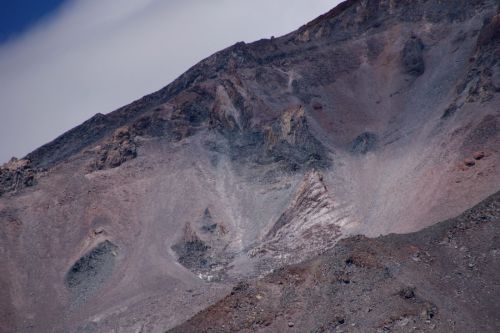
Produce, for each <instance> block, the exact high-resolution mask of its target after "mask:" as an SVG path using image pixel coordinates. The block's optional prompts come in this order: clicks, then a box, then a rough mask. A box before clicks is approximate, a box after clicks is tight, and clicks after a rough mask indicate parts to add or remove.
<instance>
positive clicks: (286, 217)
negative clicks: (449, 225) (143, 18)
mask: <svg viewBox="0 0 500 333" xmlns="http://www.w3.org/2000/svg"><path fill="white" fill-rule="evenodd" d="M499 22H500V20H499V3H498V1H496V0H472V1H465V0H450V1H432V0H417V1H409V0H394V1H385V0H366V1H362V0H349V1H345V2H344V3H342V4H341V5H339V6H338V7H336V8H335V9H333V10H332V11H330V12H329V13H327V14H325V15H323V16H321V17H319V18H318V19H316V20H314V21H312V22H310V23H308V24H306V25H304V26H303V27H301V28H300V29H298V30H297V31H295V32H292V33H290V34H288V35H285V36H283V37H279V38H271V39H266V40H260V41H257V42H255V43H252V44H245V43H238V44H236V45H234V46H231V47H229V48H227V49H225V50H223V51H221V52H219V53H217V54H215V55H213V56H211V57H209V58H207V59H205V60H203V61H202V62H200V63H199V64H197V65H195V66H194V67H193V68H191V69H190V70H188V71H187V72H186V73H185V74H183V75H182V76H181V77H179V78H178V79H177V80H176V81H174V82H173V83H171V84H170V85H168V86H166V87H165V88H163V89H161V90H159V91H158V92H156V93H153V94H151V95H149V96H145V97H143V98H141V99H140V100H138V101H136V102H134V103H132V104H130V105H128V106H125V107H123V108H121V109H119V110H117V111H114V112H112V113H110V114H108V115H101V114H98V115H96V116H94V117H93V118H91V119H89V120H88V121H87V122H85V123H83V124H82V125H81V126H79V127H76V128H74V129H72V130H71V131H69V132H67V133H65V134H63V135H62V136H60V137H58V138H57V139H55V140H54V141H53V142H50V143H48V144H46V145H45V146H42V147H41V148H39V149H37V150H36V151H34V152H32V153H31V154H29V155H28V156H26V157H25V158H24V159H20V160H15V159H14V160H12V161H11V162H9V163H8V164H6V165H4V166H3V167H2V168H1V169H0V222H1V224H0V254H1V256H0V267H1V268H2V271H3V272H4V274H2V275H1V276H0V290H2V297H1V299H0V318H2V320H1V321H0V330H1V331H6V332H11V331H21V332H67V331H71V332H109V331H112V330H115V331H116V332H140V331H141V330H142V332H162V331H163V330H165V329H169V328H171V327H174V326H176V325H178V324H180V323H182V322H184V321H185V320H187V319H189V318H190V317H192V316H193V315H195V314H196V313H197V312H198V311H201V310H203V309H205V308H206V307H207V306H209V305H210V304H212V303H214V302H215V301H217V300H219V299H220V298H221V297H223V296H224V295H225V294H226V293H229V292H230V291H231V290H232V288H233V286H234V284H236V283H238V282H239V281H244V280H246V279H252V278H257V277H259V276H264V275H266V274H267V273H270V272H273V271H275V270H276V269H278V268H280V267H283V266H284V265H290V264H296V263H298V262H302V261H304V260H309V259H311V258H313V257H315V256H317V255H320V254H321V253H324V252H325V251H330V250H331V249H332V248H333V247H334V246H335V244H336V243H337V242H338V241H339V240H341V239H342V238H346V237H349V236H352V235H357V234H362V235H365V236H369V237H373V236H379V235H381V234H382V235H385V234H389V233H408V232H415V231H418V230H421V229H423V228H425V227H428V226H431V225H433V224H435V223H437V222H439V221H442V220H445V219H448V218H452V217H454V216H457V215H459V214H460V213H462V212H463V211H464V210H466V209H467V208H469V207H472V206H474V205H475V204H477V203H478V202H480V201H481V200H483V199H485V198H486V197H488V196H490V195H491V194H493V193H496V192H497V191H498V190H499V189H500V174H499V172H498V165H499V162H500V154H499V150H500V147H499V144H498V143H499V142H500V134H499V131H498V126H499V125H498V122H499V116H500V109H499V107H498V106H499V105H500V103H499V102H500V101H499V99H500V97H499V94H498V92H499V91H500V63H499V59H500V24H499ZM429 230H432V229H429ZM478 237H479V236H478ZM391 239H392V238H390V240H391ZM401 239H404V238H401ZM487 240H488V238H485V242H487ZM352 242H353V244H356V242H358V243H359V241H352ZM370 242H371V241H370ZM373 242H374V244H379V242H382V243H380V244H385V243H384V242H385V238H382V239H380V240H374V241H373ZM391 242H392V241H389V242H388V243H387V245H380V246H381V247H383V246H387V247H390V246H391V244H392V243H391ZM344 244H345V243H344ZM422 246H427V245H426V244H424V243H422ZM429 246H430V245H429ZM485 246H486V245H485ZM334 251H335V250H334ZM384 255H385V254H383V253H382V254H380V256H382V257H383V256H384ZM322 258H323V257H322ZM317 260H319V261H321V260H323V259H317ZM304 265H307V264H304ZM292 267H295V266H292ZM443 269H444V268H443ZM450 269H452V268H450ZM410 271H411V270H410ZM370 274H371V273H370ZM487 276H489V275H487ZM425 277H426V278H429V279H431V278H434V277H433V276H425ZM487 282H488V283H490V282H491V281H487ZM259 283H260V282H259ZM262 283H263V282H262ZM353 292H358V290H355V291H353ZM417 295H419V294H418V290H417ZM419 297H420V296H419ZM422 297H423V296H422ZM419 299H420V298H419ZM425 299H428V298H425ZM434 303H435V302H434ZM436 304H437V303H436ZM412 311H413V310H412ZM374 313H377V312H374ZM367 318H368V317H367ZM412 318H413V317H412ZM410 319H411V318H410ZM325 320H326V319H325ZM398 320H399V319H398ZM411 320H413V319H411ZM370 325H371V324H370ZM491 325H492V324H491ZM491 325H490V326H489V328H492V327H495V326H491ZM443 327H444V326H443ZM443 329H444V328H443Z"/></svg>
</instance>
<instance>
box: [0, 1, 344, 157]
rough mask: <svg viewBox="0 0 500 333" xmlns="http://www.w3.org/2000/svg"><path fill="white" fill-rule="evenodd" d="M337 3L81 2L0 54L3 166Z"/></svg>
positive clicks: (6, 46)
mask: <svg viewBox="0 0 500 333" xmlns="http://www.w3.org/2000/svg"><path fill="white" fill-rule="evenodd" d="M338 2H340V1H331V0H314V1H312V0H273V1H269V0H74V1H73V2H71V3H69V4H67V5H66V6H64V7H63V8H62V9H61V10H60V11H59V12H57V13H55V14H54V15H53V16H52V17H51V18H49V19H48V20H46V21H45V22H43V23H42V24H39V25H38V26H36V27H34V28H33V29H32V30H31V31H28V32H27V33H26V34H25V35H24V36H22V37H20V38H19V39H17V40H14V41H11V42H9V43H7V44H4V45H2V46H0V142H1V145H0V162H1V161H6V160H7V159H8V158H10V157H11V156H13V155H16V156H23V155H25V154H26V153H28V152H29V151H31V150H33V149H34V148H36V147H38V146H40V145H42V144H44V143H46V142H48V141H50V140H52V139H54V138H55V137H56V136H57V135H59V134H61V133H63V132H64V131H66V130H68V129H70V128H72V127H74V126H76V125H78V124H80V123H81V122H83V121H84V120H86V119H88V118H89V117H91V116H92V115H94V114H95V113H97V112H101V113H107V112H110V111H112V110H114V109H116V108H118V107H120V106H122V105H125V104H128V103H129V102H131V101H133V100H135V99H137V98H139V97H141V96H143V95H146V94H148V93H151V92H153V91H156V90H158V89H160V88H161V87H163V86H165V85H166V84H168V83H169V82H171V81H172V80H173V79H175V78H176V77H177V76H178V75H180V74H181V73H182V72H184V71H185V70H187V69H188V68H189V67H191V66H192V65H194V64H195V63H196V62H198V61H199V60H201V59H203V58H205V57H207V56H209V55H210V54H212V53H214V52H216V51H218V50H220V49H222V48H225V47H227V46H229V45H231V44H234V43H235V42H238V41H242V40H243V41H246V42H251V41H254V40H257V39H260V38H265V37H270V36H271V35H275V36H279V35H283V34H285V33H288V32H290V31H292V30H294V29H296V28H298V27H299V26H300V25H302V24H304V23H306V22H307V21H310V20H312V19H314V18H315V17H316V16H318V15H320V14H322V13H324V12H326V11H328V10H329V9H331V8H332V7H334V6H335V5H336V4H337V3H338Z"/></svg>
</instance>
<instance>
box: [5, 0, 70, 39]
mask: <svg viewBox="0 0 500 333" xmlns="http://www.w3.org/2000/svg"><path fill="white" fill-rule="evenodd" d="M64 2H65V0H1V1H0V3H1V8H0V43H3V42H5V41H6V40H8V39H12V38H15V37H16V36H18V35H19V34H21V33H22V32H24V31H26V30H28V29H29V28H30V27H31V26H32V25H33V24H35V23H37V22H39V21H40V20H43V19H45V18H47V17H48V16H49V15H50V14H51V13H53V12H54V11H56V10H57V9H58V8H59V7H60V6H61V5H62V4H63V3H64Z"/></svg>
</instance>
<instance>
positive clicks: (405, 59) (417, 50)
mask: <svg viewBox="0 0 500 333" xmlns="http://www.w3.org/2000/svg"><path fill="white" fill-rule="evenodd" d="M424 49H425V46H424V43H423V42H422V40H421V39H420V38H418V37H416V36H412V37H411V39H410V40H408V41H407V42H406V44H405V46H404V48H403V51H402V52H401V59H402V63H403V68H404V70H405V72H406V73H408V74H411V75H414V76H420V75H422V74H423V73H424V72H425V62H424V56H423V53H424Z"/></svg>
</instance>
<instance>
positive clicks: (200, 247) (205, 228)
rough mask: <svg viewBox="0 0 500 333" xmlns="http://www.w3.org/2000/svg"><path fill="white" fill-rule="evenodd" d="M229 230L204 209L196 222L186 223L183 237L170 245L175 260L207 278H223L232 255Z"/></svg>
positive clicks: (208, 279)
mask: <svg viewBox="0 0 500 333" xmlns="http://www.w3.org/2000/svg"><path fill="white" fill-rule="evenodd" d="M228 237H229V234H228V230H227V229H226V228H225V226H224V224H222V223H216V222H215V221H214V220H213V218H212V215H211V213H210V210H209V209H208V208H207V209H205V212H204V213H203V216H202V217H201V219H200V220H199V221H197V222H196V223H187V224H186V225H185V226H184V230H183V233H182V236H181V237H180V238H179V240H178V241H177V242H176V243H175V244H174V245H173V246H172V250H173V251H174V252H175V253H176V255H177V260H178V262H179V263H180V264H181V265H183V266H184V267H186V268H188V269H189V270H191V271H192V272H194V273H195V274H197V275H198V277H200V278H202V279H204V280H206V281H209V282H213V281H218V280H221V279H223V278H224V277H225V274H226V269H227V268H228V265H229V263H230V261H231V259H232V258H233V254H232V253H229V252H228V251H227V246H228V244H229V240H230V239H229V238H228Z"/></svg>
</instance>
